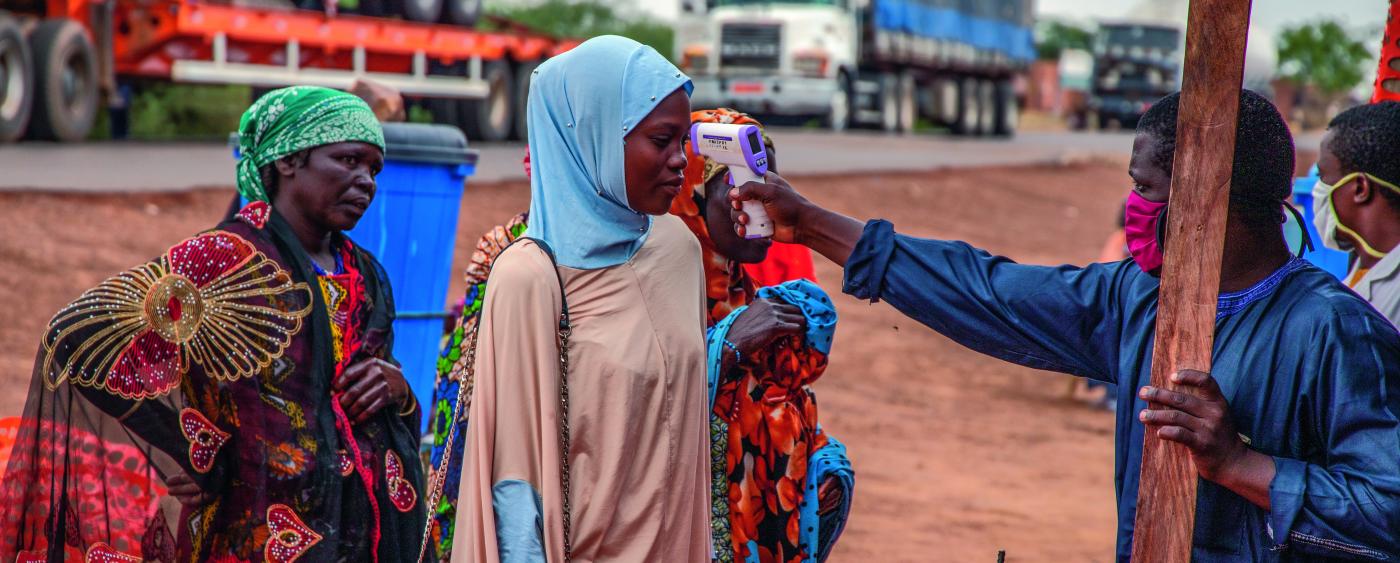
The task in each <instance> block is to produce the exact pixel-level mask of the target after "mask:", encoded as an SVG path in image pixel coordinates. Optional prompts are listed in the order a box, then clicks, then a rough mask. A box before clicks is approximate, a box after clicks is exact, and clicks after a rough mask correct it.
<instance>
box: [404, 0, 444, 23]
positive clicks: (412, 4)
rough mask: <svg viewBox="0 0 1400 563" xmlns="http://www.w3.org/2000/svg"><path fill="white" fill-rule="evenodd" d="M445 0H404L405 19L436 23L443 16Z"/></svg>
mask: <svg viewBox="0 0 1400 563" xmlns="http://www.w3.org/2000/svg"><path fill="white" fill-rule="evenodd" d="M442 2H443V0H403V17H404V19H408V20H413V21H416V22H423V23H436V22H437V21H438V19H440V18H441V17H442Z"/></svg>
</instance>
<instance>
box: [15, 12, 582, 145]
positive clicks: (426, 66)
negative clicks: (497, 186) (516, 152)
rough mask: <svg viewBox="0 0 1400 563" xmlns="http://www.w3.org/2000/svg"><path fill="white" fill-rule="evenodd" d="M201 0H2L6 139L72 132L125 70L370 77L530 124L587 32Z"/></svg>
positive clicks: (171, 76) (455, 106)
mask: <svg viewBox="0 0 1400 563" xmlns="http://www.w3.org/2000/svg"><path fill="white" fill-rule="evenodd" d="M239 1H240V0H234V2H235V3H233V4H230V3H207V2H197V1H195V0H28V1H26V0H0V142H8V141H13V140H16V139H19V138H22V137H25V136H27V137H29V138H36V139H50V140H59V141H76V140H80V139H82V138H84V137H85V136H86V135H87V133H88V132H89V130H90V129H91V126H92V122H93V119H94V117H95V116H96V114H97V108H98V104H99V103H102V102H104V101H106V102H109V105H111V106H114V107H119V106H120V105H121V103H122V100H121V99H120V96H119V95H118V90H117V84H118V81H119V80H169V81H174V82H185V83H203V84H248V85H252V86H258V87H276V86H287V85H296V84H304V85H319V86H327V87H332V88H342V89H348V88H349V87H350V86H351V85H352V84H353V83H354V82H355V80H357V79H360V78H366V79H369V80H373V81H376V82H380V83H382V84H386V85H389V86H392V87H394V88H396V89H398V90H399V91H400V92H402V93H403V94H404V95H405V96H408V97H410V98H424V99H427V100H429V103H428V105H429V107H430V108H431V109H432V110H433V114H434V115H435V116H436V118H437V119H438V120H439V121H441V122H444V123H451V124H454V125H458V126H460V127H462V128H463V129H465V130H466V131H467V134H468V136H469V137H471V138H473V139H480V140H487V141H496V140H502V139H506V138H510V137H512V136H523V133H524V108H525V91H526V85H527V84H528V83H529V82H528V81H529V75H530V71H531V70H533V69H534V67H535V66H536V65H538V64H539V63H540V61H542V60H544V59H545V58H548V57H550V56H553V55H556V54H558V53H561V52H563V51H565V50H567V49H569V48H572V47H573V46H574V45H576V44H577V42H575V41H571V40H561V39H557V38H554V37H550V36H546V35H542V34H537V33H533V32H531V31H529V30H526V29H523V28H520V27H519V26H514V27H508V31H502V32H480V31H476V30H474V29H471V28H466V27H459V26H455V25H449V24H429V23H418V22H411V21H405V20H400V19H396V18H388V17H368V16H356V15H336V14H335V13H334V9H329V10H325V11H313V10H298V9H295V8H292V7H290V6H286V7H277V6H271V7H269V6H247V5H241V4H239V3H238V2H239Z"/></svg>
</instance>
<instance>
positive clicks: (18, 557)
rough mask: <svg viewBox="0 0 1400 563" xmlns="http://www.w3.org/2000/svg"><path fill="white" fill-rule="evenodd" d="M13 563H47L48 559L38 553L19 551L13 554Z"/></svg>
mask: <svg viewBox="0 0 1400 563" xmlns="http://www.w3.org/2000/svg"><path fill="white" fill-rule="evenodd" d="M15 563H48V559H45V558H44V556H43V555H42V554H40V553H38V552H34V551H21V552H19V553H17V554H15Z"/></svg>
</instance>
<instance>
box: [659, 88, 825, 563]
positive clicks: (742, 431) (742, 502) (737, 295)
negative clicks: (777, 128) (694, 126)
mask: <svg viewBox="0 0 1400 563" xmlns="http://www.w3.org/2000/svg"><path fill="white" fill-rule="evenodd" d="M690 119H691V122H692V123H695V122H701V123H738V124H752V125H759V126H761V124H760V123H759V122H758V121H756V120H754V119H753V118H752V117H749V116H748V115H745V114H743V113H739V112H736V111H734V110H729V109H723V108H721V109H716V110H705V111H697V112H692V113H691V115H690ZM764 141H765V143H766V144H768V145H769V147H771V146H772V141H771V140H769V139H768V138H767V136H766V135H765V137H764ZM687 153H688V154H689V156H690V159H689V162H688V164H687V166H686V169H685V187H686V188H688V189H682V190H681V193H680V194H678V195H677V196H676V199H675V200H674V201H673V203H672V205H671V213H672V214H674V215H676V216H679V217H680V218H681V220H682V221H683V222H684V223H685V224H686V226H687V227H689V228H690V230H691V231H692V232H694V233H695V237H696V238H697V239H699V241H700V250H701V254H702V259H703V260H704V267H705V282H706V283H705V287H706V297H707V298H708V301H707V303H708V306H709V309H708V311H709V315H710V318H709V325H710V326H714V325H715V324H716V323H718V322H720V321H721V320H723V319H724V318H725V317H728V316H729V314H730V313H732V312H734V310H736V309H738V308H739V307H742V306H745V305H748V304H749V302H751V301H752V300H753V299H754V295H755V293H756V288H755V284H754V282H753V279H752V278H750V277H749V275H748V273H746V272H745V270H744V268H741V267H740V266H739V264H737V263H735V262H733V261H731V260H729V259H728V258H726V257H725V256H723V255H722V254H720V253H719V251H718V249H716V248H715V245H714V242H713V241H712V240H711V239H710V233H709V229H708V227H707V226H706V224H705V217H704V213H703V210H704V209H705V205H706V198H705V183H706V182H707V181H708V180H709V179H711V178H713V177H714V176H715V175H717V174H722V173H725V172H726V171H727V170H726V167H725V166H723V165H719V164H716V163H714V162H713V161H711V160H709V159H707V158H702V157H699V156H696V155H695V154H694V152H693V151H692V150H690V149H689V148H687ZM825 370H826V355H825V354H822V353H821V352H818V351H816V350H814V349H812V348H811V347H809V346H804V345H803V344H802V340H801V339H800V338H792V337H787V338H782V339H780V340H778V341H777V342H775V343H774V344H773V345H771V346H770V347H769V348H767V349H765V350H761V351H760V352H758V353H756V354H753V355H751V356H749V357H745V358H744V363H743V364H742V365H740V366H738V367H736V368H735V369H734V370H733V371H732V372H731V373H726V374H723V375H722V376H721V377H720V383H719V387H718V389H717V391H716V394H715V404H714V409H713V412H712V413H711V414H712V418H711V425H710V430H711V441H712V454H713V455H714V459H713V460H712V461H713V466H712V472H713V480H714V482H713V483H712V487H713V494H714V495H715V498H714V502H713V504H714V506H713V507H712V511H713V517H714V518H715V520H716V522H715V523H714V534H715V559H716V560H717V561H719V562H721V563H727V562H730V561H743V560H745V559H746V558H747V557H748V556H749V551H750V549H749V543H750V542H753V544H754V545H755V546H756V549H757V551H758V553H757V554H756V555H757V556H758V559H759V560H760V561H764V562H769V561H778V562H801V561H803V560H806V559H808V558H809V557H810V556H811V555H813V554H808V553H806V552H805V551H804V550H803V549H802V547H801V546H802V543H801V529H802V526H801V521H800V518H801V511H800V509H801V504H802V502H803V498H804V495H803V486H804V484H805V483H806V482H807V460H808V459H809V458H810V457H811V455H812V453H813V452H816V451H817V450H819V449H821V448H822V447H824V446H826V444H827V438H826V435H825V434H822V433H821V431H820V430H818V428H817V403H816V398H815V395H813V393H812V391H811V389H810V388H809V387H808V384H810V383H811V382H812V381H815V380H816V379H817V378H818V377H820V376H821V374H822V372H823V371H825Z"/></svg>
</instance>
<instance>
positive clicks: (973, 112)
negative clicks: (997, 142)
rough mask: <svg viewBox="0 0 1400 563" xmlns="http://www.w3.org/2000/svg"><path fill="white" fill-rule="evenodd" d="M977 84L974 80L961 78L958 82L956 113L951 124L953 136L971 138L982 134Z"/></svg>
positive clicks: (977, 81)
mask: <svg viewBox="0 0 1400 563" xmlns="http://www.w3.org/2000/svg"><path fill="white" fill-rule="evenodd" d="M979 83H980V81H979V80H977V79H976V78H963V79H961V80H959V81H958V111H957V115H956V116H954V119H953V123H952V129H953V134H954V135H965V136H969V137H972V136H977V135H981V134H982V130H981V126H982V120H981V114H982V110H981V108H980V107H979V102H980V101H981V98H980V97H979V96H978V90H979V88H978V84H979Z"/></svg>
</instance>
